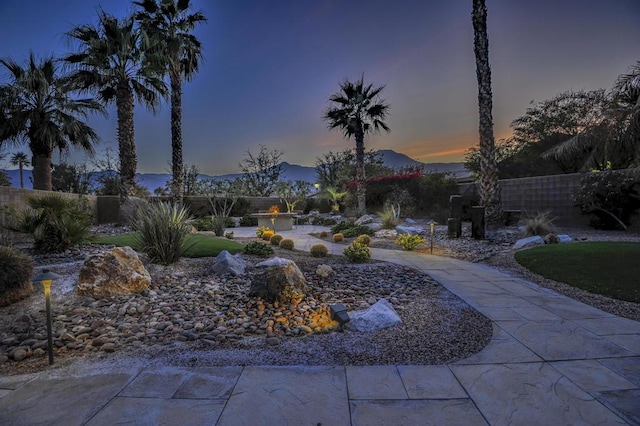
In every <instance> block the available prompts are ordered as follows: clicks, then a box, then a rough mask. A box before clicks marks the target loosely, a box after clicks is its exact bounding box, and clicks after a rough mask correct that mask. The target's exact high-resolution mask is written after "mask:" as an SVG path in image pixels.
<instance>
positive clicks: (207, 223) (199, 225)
mask: <svg viewBox="0 0 640 426" xmlns="http://www.w3.org/2000/svg"><path fill="white" fill-rule="evenodd" d="M191 225H193V227H194V228H196V229H197V230H198V231H213V224H212V223H211V217H210V216H203V217H199V218H197V219H193V220H192V221H191Z"/></svg>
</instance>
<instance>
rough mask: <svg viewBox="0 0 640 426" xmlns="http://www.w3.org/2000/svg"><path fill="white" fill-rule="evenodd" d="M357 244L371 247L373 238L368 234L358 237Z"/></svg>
mask: <svg viewBox="0 0 640 426" xmlns="http://www.w3.org/2000/svg"><path fill="white" fill-rule="evenodd" d="M355 242H356V243H360V244H364V245H365V246H367V247H369V245H370V244H371V237H370V236H368V235H367V234H362V235H358V237H357V238H356V239H355Z"/></svg>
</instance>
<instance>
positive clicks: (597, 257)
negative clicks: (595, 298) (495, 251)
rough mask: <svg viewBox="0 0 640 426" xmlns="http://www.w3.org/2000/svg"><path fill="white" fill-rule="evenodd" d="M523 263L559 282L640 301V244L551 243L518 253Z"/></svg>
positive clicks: (518, 259) (631, 300)
mask: <svg viewBox="0 0 640 426" xmlns="http://www.w3.org/2000/svg"><path fill="white" fill-rule="evenodd" d="M515 256H516V260H517V261H518V263H520V264H521V265H522V266H524V267H526V268H527V269H529V270H531V271H533V272H535V273H536V274H539V275H542V276H543V277H545V278H549V279H552V280H555V281H561V282H564V283H567V284H570V285H572V286H574V287H578V288H581V289H583V290H586V291H590V292H592V293H597V294H603V295H605V296H609V297H613V298H616V299H620V300H628V301H630V302H640V243H630V242H588V243H587V242H585V243H571V244H548V245H544V246H539V247H535V248H532V249H529V250H522V251H519V252H517V253H516V255H515Z"/></svg>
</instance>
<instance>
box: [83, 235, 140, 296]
mask: <svg viewBox="0 0 640 426" xmlns="http://www.w3.org/2000/svg"><path fill="white" fill-rule="evenodd" d="M150 283H151V276H150V275H149V272H148V271H147V270H146V269H145V267H144V265H143V264H142V262H141V261H140V258H138V254H137V253H136V252H135V251H134V250H133V249H132V248H131V247H115V248H113V249H111V250H109V251H106V252H102V253H98V254H92V255H90V256H89V257H87V259H86V260H85V261H84V264H83V265H82V269H80V275H79V276H78V289H77V291H78V295H80V296H90V297H94V298H98V297H104V296H111V295H115V294H132V293H139V292H141V291H143V290H145V289H147V288H148V287H149V284H150Z"/></svg>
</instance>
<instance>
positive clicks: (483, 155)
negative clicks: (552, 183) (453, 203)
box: [471, 0, 501, 223]
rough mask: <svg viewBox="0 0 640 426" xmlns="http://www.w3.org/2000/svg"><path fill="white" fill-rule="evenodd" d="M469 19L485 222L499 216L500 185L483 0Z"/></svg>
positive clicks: (485, 10)
mask: <svg viewBox="0 0 640 426" xmlns="http://www.w3.org/2000/svg"><path fill="white" fill-rule="evenodd" d="M471 21H472V22H473V34H474V38H473V51H474V53H475V56H476V76H477V79H478V109H479V114H480V124H479V133H480V198H481V202H482V205H483V206H484V207H485V217H486V218H487V222H490V223H491V222H496V221H497V220H498V219H499V218H500V213H501V206H500V184H499V183H498V164H497V161H496V147H495V141H494V138H493V117H492V113H491V110H492V108H493V100H492V95H491V68H490V66H489V38H488V36H487V6H486V5H485V2H484V0H473V11H472V13H471Z"/></svg>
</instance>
